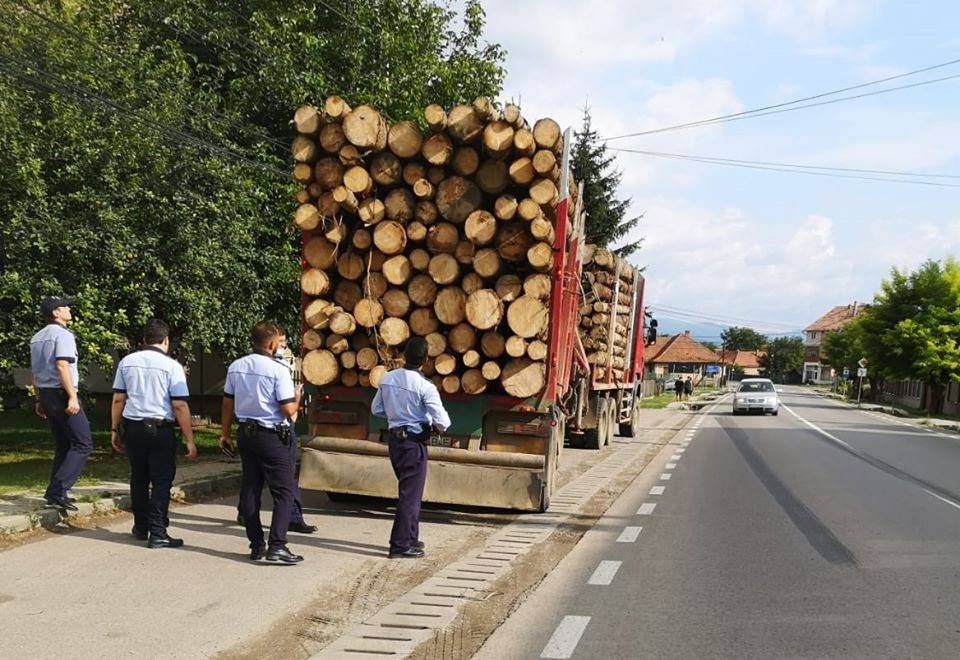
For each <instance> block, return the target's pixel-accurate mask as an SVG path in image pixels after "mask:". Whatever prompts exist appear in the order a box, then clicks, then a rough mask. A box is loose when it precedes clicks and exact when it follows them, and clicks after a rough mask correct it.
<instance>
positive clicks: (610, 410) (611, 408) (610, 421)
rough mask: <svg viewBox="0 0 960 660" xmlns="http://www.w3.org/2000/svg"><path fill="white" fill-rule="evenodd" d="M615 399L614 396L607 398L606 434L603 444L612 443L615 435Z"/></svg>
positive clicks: (616, 416) (616, 415)
mask: <svg viewBox="0 0 960 660" xmlns="http://www.w3.org/2000/svg"><path fill="white" fill-rule="evenodd" d="M618 417H619V415H618V414H617V399H616V397H610V398H609V399H607V435H606V440H605V441H604V443H603V444H604V445H610V444H612V443H613V439H614V437H616V435H617V418H618Z"/></svg>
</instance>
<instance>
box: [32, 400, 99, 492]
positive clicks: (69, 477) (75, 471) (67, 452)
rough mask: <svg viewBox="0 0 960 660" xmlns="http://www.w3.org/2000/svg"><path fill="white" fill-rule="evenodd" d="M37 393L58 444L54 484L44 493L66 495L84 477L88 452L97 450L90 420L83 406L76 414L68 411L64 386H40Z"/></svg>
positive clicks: (51, 471) (54, 459)
mask: <svg viewBox="0 0 960 660" xmlns="http://www.w3.org/2000/svg"><path fill="white" fill-rule="evenodd" d="M37 395H38V398H39V400H40V407H41V408H43V413H44V414H45V415H46V416H47V424H49V426H50V432H51V433H53V440H54V445H55V449H54V454H53V467H52V468H51V470H50V485H48V486H47V491H46V493H44V497H47V498H56V499H62V498H64V497H66V496H67V491H68V490H70V489H71V488H73V484H75V483H76V482H77V479H79V478H80V473H81V472H82V471H83V465H84V463H86V462H87V456H89V455H90V452H91V451H93V437H92V436H91V435H90V422H88V421H87V415H86V414H85V413H84V412H83V408H80V412H78V413H77V414H76V415H68V414H67V393H66V391H64V390H63V389H61V388H59V387H56V388H40V389H38V391H37Z"/></svg>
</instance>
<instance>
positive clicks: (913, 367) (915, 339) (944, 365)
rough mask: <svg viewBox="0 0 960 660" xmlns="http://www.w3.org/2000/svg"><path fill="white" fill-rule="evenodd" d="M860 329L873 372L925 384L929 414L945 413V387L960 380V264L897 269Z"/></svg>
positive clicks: (876, 299)
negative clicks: (910, 271)
mask: <svg viewBox="0 0 960 660" xmlns="http://www.w3.org/2000/svg"><path fill="white" fill-rule="evenodd" d="M860 325H861V326H862V338H863V346H864V348H865V349H866V353H867V359H868V363H869V368H871V369H875V370H878V371H879V372H880V373H882V374H883V375H884V376H886V377H890V378H898V379H900V378H903V379H906V378H912V379H918V380H922V381H924V382H925V383H926V385H927V391H928V396H927V400H926V408H927V411H928V412H929V413H930V414H935V413H938V412H940V407H941V402H942V399H943V389H944V384H945V383H947V382H949V381H951V380H956V379H960V264H958V263H957V262H956V261H954V260H953V259H947V260H945V261H944V262H942V263H940V262H937V261H927V262H925V263H924V264H923V265H921V266H920V267H919V268H918V269H917V270H915V271H914V272H912V273H906V272H902V271H900V270H898V269H896V268H894V269H893V270H892V271H891V275H890V279H888V280H885V281H884V282H883V284H882V286H881V290H880V292H879V293H878V294H877V295H876V296H874V300H873V304H872V305H871V306H870V308H869V309H868V310H867V311H866V312H865V314H864V316H863V318H862V320H861V321H860Z"/></svg>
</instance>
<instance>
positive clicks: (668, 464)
mask: <svg viewBox="0 0 960 660" xmlns="http://www.w3.org/2000/svg"><path fill="white" fill-rule="evenodd" d="M676 467H677V464H676V463H667V464H666V465H665V466H664V468H663V469H664V470H673V469H675V468H676Z"/></svg>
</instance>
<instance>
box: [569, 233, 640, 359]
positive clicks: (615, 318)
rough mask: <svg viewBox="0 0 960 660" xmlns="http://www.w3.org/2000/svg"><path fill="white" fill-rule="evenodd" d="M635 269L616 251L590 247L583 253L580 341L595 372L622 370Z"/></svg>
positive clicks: (625, 352)
mask: <svg viewBox="0 0 960 660" xmlns="http://www.w3.org/2000/svg"><path fill="white" fill-rule="evenodd" d="M636 276H637V272H636V269H635V268H634V267H633V266H632V265H630V264H629V263H627V262H626V261H625V260H623V259H621V258H620V257H618V256H617V255H616V254H614V253H613V252H611V251H609V250H607V249H604V248H600V247H597V246H594V245H587V246H585V249H584V254H583V289H584V291H585V293H586V295H585V297H584V301H583V303H582V304H581V305H580V323H579V331H580V340H581V342H582V343H583V347H584V349H585V350H586V352H587V362H589V363H590V364H592V365H595V367H594V368H595V369H597V370H604V369H608V368H612V369H623V368H624V367H625V366H626V355H627V342H628V341H629V338H630V310H631V305H632V303H633V287H634V284H635V282H634V280H635V279H636Z"/></svg>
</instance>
